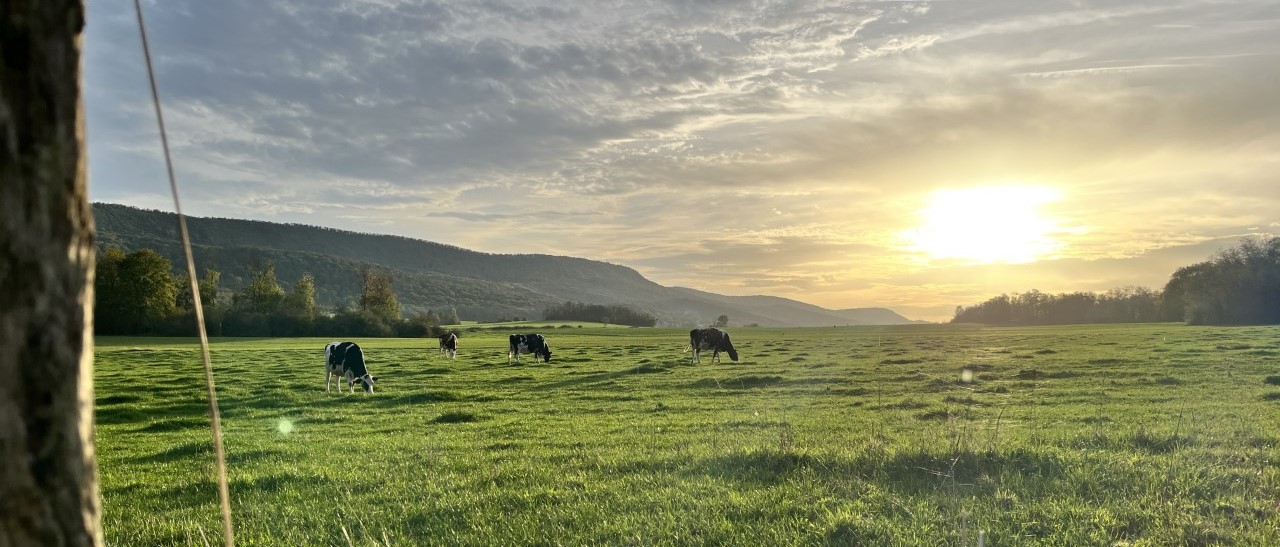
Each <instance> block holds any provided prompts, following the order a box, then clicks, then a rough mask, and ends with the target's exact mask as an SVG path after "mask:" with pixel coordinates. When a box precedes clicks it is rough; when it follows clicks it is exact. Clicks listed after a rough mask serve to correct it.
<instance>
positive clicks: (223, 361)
mask: <svg viewBox="0 0 1280 547" xmlns="http://www.w3.org/2000/svg"><path fill="white" fill-rule="evenodd" d="M542 332H543V334H544V335H546V336H547V338H548V341H549V342H550V344H551V346H552V349H553V351H554V354H555V356H554V359H553V360H552V361H551V363H549V364H534V363H533V362H532V361H531V360H530V359H528V357H527V356H525V358H524V362H523V363H520V364H515V363H512V364H510V365H508V364H507V356H506V348H505V345H506V333H505V332H473V333H467V332H465V330H464V333H463V336H462V337H461V338H460V348H459V355H458V358H457V359H456V360H448V359H446V358H445V357H444V356H442V355H440V354H439V353H438V351H437V347H436V342H435V340H418V339H390V340H388V339H367V340H356V341H357V342H359V343H360V344H361V345H362V347H363V348H364V350H365V353H366V356H367V358H368V360H369V367H370V369H371V372H372V373H373V374H374V375H375V376H377V377H378V384H377V393H375V394H373V395H364V394H361V393H357V394H354V395H353V394H336V393H325V391H324V370H323V363H322V362H323V347H324V344H325V343H326V342H329V341H330V340H327V339H252V340H249V339H245V340H241V339H219V340H214V342H213V350H212V351H213V353H212V355H213V361H214V367H215V369H216V378H217V382H218V393H219V397H220V401H221V410H222V416H223V427H224V431H225V435H226V448H227V453H228V463H229V467H230V490H231V496H232V504H233V510H234V520H235V525H236V534H237V540H238V542H239V543H240V544H241V545H291V546H296V545H420V544H439V545H514V544H538V545H557V544H565V545H576V544H636V545H689V544H712V545H725V544H736V545H796V544H806V545H808V544H838V545H859V544H861V545H975V544H976V543H977V537H978V534H979V533H980V532H983V533H985V535H986V544H987V545H1064V546H1066V545H1072V546H1075V545H1115V544H1120V545H1128V544H1132V545H1212V544H1239V545H1280V328H1278V327H1241V328H1200V327H1188V326H1182V325H1174V324H1158V325H1136V326H1083V327H1043V328H1025V329H991V328H988V329H983V328H978V327H972V326H910V327H878V328H877V327H854V328H825V329H816V328H815V329H765V328H737V329H733V328H731V329H729V332H730V333H731V334H732V336H733V340H734V342H735V345H736V346H737V348H738V350H739V352H740V353H741V356H742V360H741V361H740V362H737V363H733V362H730V361H728V359H727V358H726V359H725V361H724V362H723V363H720V364H712V363H711V362H710V355H709V354H708V355H706V356H704V359H703V362H702V364H700V365H690V364H689V363H688V357H689V355H688V354H685V353H682V352H681V350H682V349H683V348H684V347H685V345H686V344H687V343H688V338H687V332H688V331H687V330H686V329H623V328H608V329H605V328H581V329H579V328H572V329H563V330H560V329H547V330H544V331H542ZM96 342H97V348H96V358H95V359H96V361H95V383H96V398H97V401H96V419H97V426H96V428H97V429H96V431H97V451H98V466H99V473H100V477H101V491H102V500H103V522H104V527H105V530H106V539H107V542H108V543H109V544H112V545H171V544H179V545H188V544H197V545H203V544H205V543H217V542H218V541H219V534H220V528H219V525H220V524H219V523H220V521H219V516H218V510H217V505H216V488H215V486H214V484H213V482H212V480H213V476H214V473H213V462H212V450H211V444H210V441H209V437H210V434H209V427H208V418H207V406H206V401H205V388H204V383H203V372H202V368H201V365H200V361H199V353H198V349H197V348H196V347H195V345H194V344H193V343H192V342H191V341H188V340H174V339H142V338H99V339H97V341H96ZM965 370H967V371H968V372H967V373H966V372H965ZM966 380H968V381H966Z"/></svg>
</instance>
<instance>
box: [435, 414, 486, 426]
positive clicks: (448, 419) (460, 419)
mask: <svg viewBox="0 0 1280 547" xmlns="http://www.w3.org/2000/svg"><path fill="white" fill-rule="evenodd" d="M431 421H432V422H434V423H437V424H460V423H468V422H477V421H480V418H479V417H478V416H476V415H475V414H472V413H470V412H458V411H454V412H445V413H444V414H441V415H439V416H436V419H434V420H431Z"/></svg>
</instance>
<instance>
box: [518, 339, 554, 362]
mask: <svg viewBox="0 0 1280 547" xmlns="http://www.w3.org/2000/svg"><path fill="white" fill-rule="evenodd" d="M508 340H509V341H510V345H509V346H508V348H509V349H508V350H507V364H511V358H512V357H515V358H516V362H517V363H519V362H520V354H521V353H532V354H533V362H535V363H537V362H538V358H539V357H541V358H542V360H543V361H551V346H548V345H547V340H546V339H545V338H543V337H542V335H541V334H512V335H511V337H510V338H509V339H508Z"/></svg>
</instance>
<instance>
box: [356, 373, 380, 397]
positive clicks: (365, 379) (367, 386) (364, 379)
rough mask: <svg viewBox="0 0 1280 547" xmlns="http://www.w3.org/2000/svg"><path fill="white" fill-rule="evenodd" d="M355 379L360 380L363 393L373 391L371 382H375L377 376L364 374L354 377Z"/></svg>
mask: <svg viewBox="0 0 1280 547" xmlns="http://www.w3.org/2000/svg"><path fill="white" fill-rule="evenodd" d="M356 381H357V382H360V385H361V386H364V392H365V393H373V383H374V382H377V381H378V378H377V377H376V376H370V375H368V374H365V375H364V376H361V377H359V378H356Z"/></svg>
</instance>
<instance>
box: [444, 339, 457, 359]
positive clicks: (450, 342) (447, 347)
mask: <svg viewBox="0 0 1280 547" xmlns="http://www.w3.org/2000/svg"><path fill="white" fill-rule="evenodd" d="M440 353H443V354H445V355H448V356H449V358H450V359H453V358H454V357H457V355H458V335H457V334H454V333H452V332H450V333H448V334H444V335H441V336H440Z"/></svg>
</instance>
